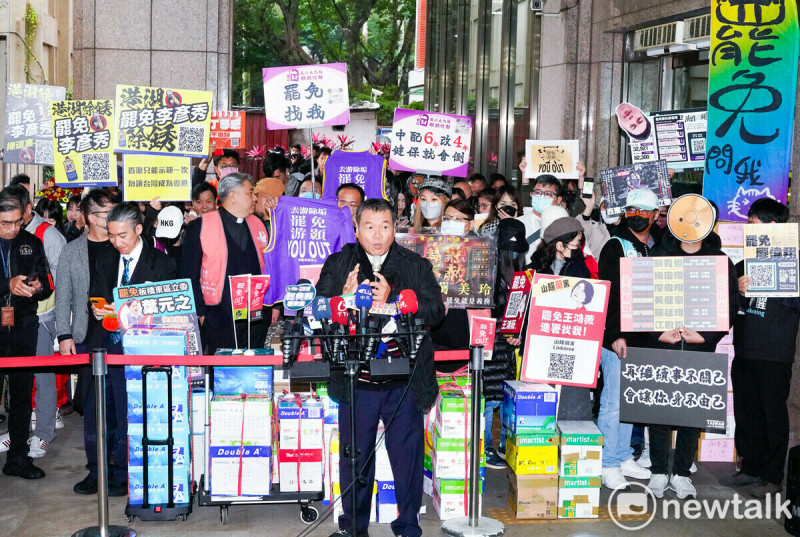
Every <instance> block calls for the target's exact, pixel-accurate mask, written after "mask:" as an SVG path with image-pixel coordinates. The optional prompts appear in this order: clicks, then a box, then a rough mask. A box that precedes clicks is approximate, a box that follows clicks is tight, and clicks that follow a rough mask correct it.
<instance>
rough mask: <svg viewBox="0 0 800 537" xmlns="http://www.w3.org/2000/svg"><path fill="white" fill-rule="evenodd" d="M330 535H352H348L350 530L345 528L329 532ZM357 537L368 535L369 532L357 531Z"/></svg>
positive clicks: (344, 536)
mask: <svg viewBox="0 0 800 537" xmlns="http://www.w3.org/2000/svg"><path fill="white" fill-rule="evenodd" d="M330 537H352V535H350V532H349V531H347V530H343V529H338V530H336V531H335V532H333V533H331V535H330ZM357 537H369V533H368V532H366V531H363V532H361V533H359V534H358V536H357Z"/></svg>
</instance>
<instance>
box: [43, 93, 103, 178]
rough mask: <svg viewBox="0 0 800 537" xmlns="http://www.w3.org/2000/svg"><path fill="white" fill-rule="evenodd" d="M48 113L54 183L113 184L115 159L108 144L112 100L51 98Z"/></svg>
mask: <svg viewBox="0 0 800 537" xmlns="http://www.w3.org/2000/svg"><path fill="white" fill-rule="evenodd" d="M50 114H51V115H52V117H53V155H54V160H55V162H54V168H55V181H56V185H58V186H62V187H67V188H79V187H84V186H116V184H117V159H116V157H115V156H114V151H113V149H112V147H111V138H112V134H111V129H112V127H113V125H114V103H113V102H112V101H111V100H109V99H106V100H104V101H53V102H51V103H50Z"/></svg>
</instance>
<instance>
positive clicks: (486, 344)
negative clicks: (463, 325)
mask: <svg viewBox="0 0 800 537" xmlns="http://www.w3.org/2000/svg"><path fill="white" fill-rule="evenodd" d="M496 326H497V319H492V318H491V317H478V316H477V315H471V316H469V344H470V346H471V347H483V359H484V360H491V359H492V353H493V352H494V332H495V328H496Z"/></svg>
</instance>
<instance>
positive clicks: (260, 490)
mask: <svg viewBox="0 0 800 537" xmlns="http://www.w3.org/2000/svg"><path fill="white" fill-rule="evenodd" d="M271 455H272V453H271V450H270V446H244V447H232V446H214V445H212V446H211V448H210V450H209V459H210V464H211V481H210V483H211V494H212V495H214V496H267V495H269V493H270V488H271V487H272V469H271V467H270V462H271ZM240 475H241V491H240V489H239V476H240Z"/></svg>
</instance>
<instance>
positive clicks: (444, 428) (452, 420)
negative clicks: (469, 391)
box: [435, 391, 485, 438]
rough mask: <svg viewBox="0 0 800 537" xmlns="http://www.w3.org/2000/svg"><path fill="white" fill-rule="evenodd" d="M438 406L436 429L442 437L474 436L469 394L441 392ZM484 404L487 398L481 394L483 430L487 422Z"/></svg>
mask: <svg viewBox="0 0 800 537" xmlns="http://www.w3.org/2000/svg"><path fill="white" fill-rule="evenodd" d="M436 406H437V411H436V418H435V420H436V421H435V430H436V431H438V434H439V436H440V437H441V438H465V437H466V438H471V437H472V427H471V425H470V423H471V420H470V417H471V412H472V400H471V398H470V397H469V396H468V395H462V394H461V393H459V392H453V391H444V392H441V393H440V394H439V397H438V399H437V403H436ZM484 406H485V400H484V398H483V396H481V412H480V419H481V431H483V429H484V423H485V420H484V417H483V409H484Z"/></svg>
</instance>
